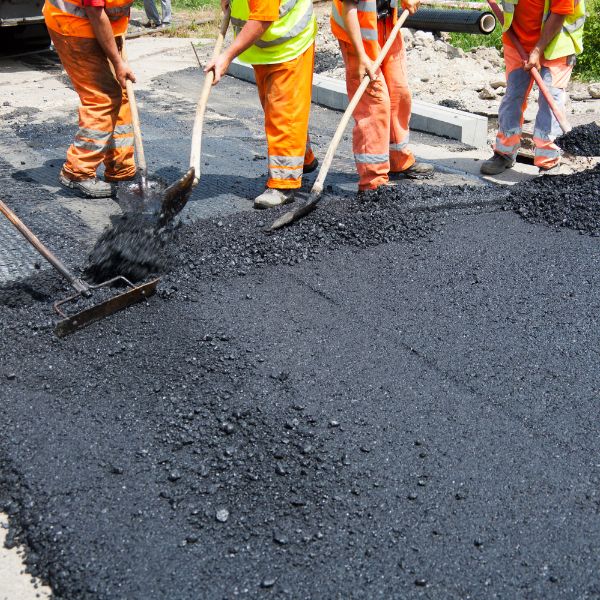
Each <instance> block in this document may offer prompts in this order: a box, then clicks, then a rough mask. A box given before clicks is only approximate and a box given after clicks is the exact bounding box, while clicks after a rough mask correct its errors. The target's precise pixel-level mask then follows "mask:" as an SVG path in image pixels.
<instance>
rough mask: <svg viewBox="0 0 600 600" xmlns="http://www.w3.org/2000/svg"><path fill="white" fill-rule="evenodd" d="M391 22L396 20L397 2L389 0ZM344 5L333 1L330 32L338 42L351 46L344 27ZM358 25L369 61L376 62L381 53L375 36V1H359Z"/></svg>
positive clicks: (396, 0)
mask: <svg viewBox="0 0 600 600" xmlns="http://www.w3.org/2000/svg"><path fill="white" fill-rule="evenodd" d="M391 8H392V20H393V23H394V24H395V23H396V21H397V20H398V0H391ZM343 10H344V3H343V1H342V0H333V6H332V9H331V31H332V32H333V35H335V37H336V38H337V39H338V40H342V41H343V42H346V43H348V44H351V43H352V42H351V40H350V36H349V35H348V32H347V31H346V26H345V25H344V17H343V16H342V15H343ZM357 12H358V23H359V25H360V34H361V37H362V40H363V44H364V46H365V51H366V53H367V55H368V57H369V58H370V59H371V60H376V59H377V57H378V56H379V52H380V51H381V47H380V45H379V41H378V34H377V1H376V0H359V1H358V2H357Z"/></svg>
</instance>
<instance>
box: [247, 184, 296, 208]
mask: <svg viewBox="0 0 600 600" xmlns="http://www.w3.org/2000/svg"><path fill="white" fill-rule="evenodd" d="M293 201H294V190H278V189H276V188H267V189H266V190H265V191H264V192H263V193H262V194H261V195H260V196H257V197H256V198H255V199H254V208H273V207H275V206H282V205H283V204H289V203H290V202H293Z"/></svg>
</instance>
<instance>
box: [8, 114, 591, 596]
mask: <svg viewBox="0 0 600 600" xmlns="http://www.w3.org/2000/svg"><path fill="white" fill-rule="evenodd" d="M156 118H158V117H156ZM238 126H239V125H238ZM240 127H241V126H240ZM24 139H27V138H26V135H25V134H24ZM31 143H32V144H33V143H34V142H31ZM24 169H25V167H24ZM235 175H236V173H232V174H230V175H229V176H230V177H231V178H233V177H234V176H235ZM239 175H240V178H241V179H243V175H244V173H239ZM0 178H1V179H2V185H3V193H4V194H5V195H8V196H9V197H8V201H10V202H11V205H12V206H13V207H14V208H15V209H19V211H20V212H21V213H25V214H26V215H27V216H28V218H29V219H31V221H32V222H34V223H35V225H36V227H37V228H38V229H37V230H38V231H39V232H40V234H45V238H44V239H45V240H47V241H48V243H49V244H50V245H52V247H54V248H56V249H57V250H59V251H60V252H61V255H62V256H64V257H65V260H66V261H67V262H68V263H69V264H70V266H72V267H83V266H84V265H83V263H84V261H83V259H82V258H81V257H83V256H85V254H86V252H87V251H89V248H90V241H89V239H86V238H85V236H82V235H81V232H80V231H74V229H73V228H71V229H69V230H68V231H58V230H57V228H53V227H50V224H51V221H50V220H48V219H46V221H47V222H48V223H49V224H48V225H47V226H45V219H44V217H45V215H44V214H40V211H39V207H40V206H44V207H46V208H48V209H50V208H51V207H50V206H48V204H45V203H47V200H48V199H47V189H45V188H44V187H43V186H41V185H40V184H39V183H37V182H36V181H35V180H33V181H32V180H27V179H26V178H24V177H23V176H22V175H21V176H18V177H16V178H15V177H14V169H13V168H12V167H11V166H10V165H8V164H7V163H5V162H2V163H0ZM557 181H560V180H557ZM585 181H588V180H587V179H586V180H585ZM589 182H590V183H589V186H588V187H585V188H581V190H580V191H579V194H580V200H578V201H579V202H583V203H584V204H585V203H586V202H587V203H589V204H590V205H593V206H594V207H597V206H598V203H600V198H599V192H598V185H597V178H596V176H593V177H591V176H590V177H589ZM585 185H588V184H585ZM531 189H532V190H533V192H532V195H533V196H535V197H538V196H539V197H542V196H543V198H544V199H545V200H547V199H548V198H550V199H551V200H550V202H552V201H554V204H553V205H554V206H556V207H557V209H556V210H555V211H554V213H553V214H555V213H556V212H557V210H558V209H561V207H563V208H564V204H565V202H566V200H565V195H564V194H562V193H561V189H560V184H557V188H556V191H555V192H554V193H553V191H552V188H551V187H547V188H544V189H543V190H541V191H539V190H537V188H535V187H533V186H532V187H531ZM586 190H587V191H586ZM436 198H438V199H439V198H443V199H444V201H445V204H444V206H445V208H444V207H442V208H440V207H438V208H436V209H435V210H428V209H427V206H429V205H431V204H432V202H433V200H435V199H436ZM419 200H420V201H421V206H420V207H419ZM244 201H245V202H247V201H246V200H244ZM520 202H522V203H521V204H519V207H517V208H518V209H519V208H522V207H523V206H525V205H526V203H525V201H524V200H522V199H521V200H520ZM19 203H20V204H19ZM533 204H534V205H535V203H533ZM465 205H468V206H466V207H465ZM458 206H460V208H456V207H458ZM511 206H512V205H511V204H510V200H506V192H503V191H501V192H498V191H495V190H494V189H493V188H491V187H490V188H478V189H476V190H471V189H465V188H453V189H451V190H450V189H449V188H436V187H431V186H421V185H417V184H412V183H405V184H403V185H402V186H401V187H400V188H398V189H397V190H394V191H391V192H389V193H388V194H385V195H384V194H379V195H376V196H375V197H373V198H369V199H367V201H366V202H364V203H358V202H357V201H356V200H355V199H354V198H353V197H352V196H350V195H348V196H343V195H333V196H330V197H328V198H326V199H325V200H324V202H323V206H322V207H320V208H319V209H318V210H317V211H316V212H315V213H314V215H311V216H309V217H308V218H307V219H305V220H304V221H303V222H302V223H300V224H298V225H297V226H295V227H294V228H290V229H288V230H285V231H283V232H281V233H277V234H273V235H265V233H264V231H263V230H264V227H265V225H267V224H268V223H269V222H270V219H271V216H270V215H268V214H267V213H264V212H263V213H254V212H243V213H238V214H235V215H232V216H215V217H211V216H210V215H208V216H209V218H208V219H207V220H202V219H200V218H197V219H195V220H188V221H186V222H185V223H183V224H182V226H181V227H180V228H179V229H178V230H177V232H176V233H175V236H174V238H173V245H174V248H175V252H174V253H173V254H174V255H173V256H172V257H171V259H172V261H173V262H172V269H171V271H170V272H169V273H167V274H165V275H164V277H163V282H162V284H161V290H160V292H159V295H158V297H156V298H153V299H152V300H151V301H150V302H149V303H148V305H140V306H136V307H134V308H131V309H128V310H127V311H125V312H123V313H120V314H118V315H115V316H113V317H111V318H110V319H109V320H107V321H105V322H103V323H102V324H98V325H94V326H92V327H90V328H88V329H86V330H83V331H81V332H79V333H77V334H76V335H73V336H71V337H68V338H66V339H64V340H58V339H57V338H55V337H54V336H53V334H52V324H53V318H52V312H51V304H52V301H53V300H55V299H56V298H57V297H61V296H63V295H66V293H67V291H68V290H67V289H66V287H65V286H64V285H63V284H62V282H60V281H59V280H58V279H57V277H56V276H54V274H53V273H51V272H50V271H48V270H46V269H40V270H39V271H37V272H36V271H34V272H33V273H32V274H30V275H29V276H28V277H27V278H26V279H23V280H20V281H18V282H12V283H10V284H8V285H5V286H4V287H3V288H2V289H1V290H0V327H1V329H2V333H3V335H2V353H1V355H0V361H1V362H0V377H1V378H2V381H1V384H0V418H1V419H2V423H3V426H2V436H1V437H0V499H1V500H0V509H3V510H4V512H6V513H8V515H9V516H10V519H11V525H12V529H11V531H10V536H9V540H18V541H20V542H22V543H24V544H25V546H26V548H27V557H26V561H27V564H28V566H29V568H30V570H31V572H33V573H34V574H37V575H40V576H42V578H44V579H45V580H46V581H48V582H49V583H50V584H51V586H52V589H53V591H54V594H55V596H56V598H60V599H65V600H67V599H68V600H74V599H86V600H87V599H111V600H112V599H128V600H138V599H139V600H142V599H144V600H146V599H148V598H153V599H155V598H157V599H158V598H165V599H167V598H168V599H188V598H189V599H196V598H236V597H247V598H262V597H271V596H272V597H289V598H341V599H346V598H365V599H370V598H386V599H387V598H596V597H599V596H600V576H599V575H598V573H600V520H599V516H600V492H599V484H600V460H599V458H598V456H599V450H600V437H599V433H598V422H599V416H600V415H599V408H598V407H599V402H598V399H599V394H600V375H599V374H598V368H597V365H598V359H599V352H600V351H599V348H600V333H599V328H598V314H599V311H600V299H599V296H598V292H597V288H598V283H599V280H600V274H599V272H598V268H597V265H598V260H599V258H600V246H599V245H598V238H597V237H594V236H593V235H581V234H580V233H579V230H582V231H586V232H587V233H592V234H593V233H595V231H596V230H595V229H594V227H592V226H590V227H583V226H576V225H573V227H574V229H572V228H570V227H568V226H567V227H558V228H557V227H556V225H569V223H560V222H554V223H553V225H552V226H549V225H548V224H547V223H548V222H552V219H550V218H546V217H544V218H543V219H542V220H543V221H544V222H543V223H530V222H527V221H526V220H524V219H523V217H527V218H531V216H532V214H533V213H532V210H531V209H530V210H529V213H527V214H524V213H523V211H522V210H518V212H519V213H520V215H519V214H517V213H516V212H513V211H512V210H510V208H511ZM527 206H531V203H530V204H529V205H527ZM544 206H547V202H545V203H544ZM52 210H54V208H53V209H52ZM56 210H58V211H59V212H60V210H59V209H58V208H56ZM579 210H580V212H581V210H582V209H581V207H579ZM49 212H52V211H49ZM550 212H552V210H550ZM546 213H548V211H546ZM546 213H543V214H544V215H545V214H546ZM540 214H542V213H540ZM586 214H587V213H586ZM589 214H590V215H592V216H591V217H589V216H588V220H589V219H590V218H596V217H595V214H596V213H594V212H593V211H592V212H590V213H589ZM199 216H200V215H199ZM582 218H583V220H584V221H585V217H582ZM588 224H589V223H588Z"/></svg>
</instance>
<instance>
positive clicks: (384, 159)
mask: <svg viewBox="0 0 600 600" xmlns="http://www.w3.org/2000/svg"><path fill="white" fill-rule="evenodd" d="M340 48H341V50H342V56H343V57H344V64H345V65H346V89H347V91H348V98H352V97H353V96H354V94H355V93H356V90H357V89H358V87H359V85H360V78H359V76H358V72H357V66H358V56H357V54H356V52H355V51H354V48H353V47H352V45H351V44H348V43H346V42H343V41H341V40H340ZM354 120H355V125H354V129H353V131H352V149H353V151H354V160H355V161H356V169H357V171H358V176H359V182H358V189H359V190H369V189H371V190H374V189H376V188H378V187H379V186H380V185H383V184H384V183H386V182H387V181H388V173H389V170H390V156H389V144H390V95H389V93H388V89H387V85H386V83H385V79H384V78H383V76H382V74H381V71H379V78H378V79H377V80H375V81H372V82H371V83H370V84H369V86H368V87H367V89H366V91H365V93H364V94H363V97H362V98H361V99H360V101H359V103H358V105H357V107H356V110H355V111H354Z"/></svg>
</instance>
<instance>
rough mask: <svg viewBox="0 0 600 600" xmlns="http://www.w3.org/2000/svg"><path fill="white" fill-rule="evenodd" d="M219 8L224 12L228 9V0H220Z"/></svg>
mask: <svg viewBox="0 0 600 600" xmlns="http://www.w3.org/2000/svg"><path fill="white" fill-rule="evenodd" d="M221 10H222V11H223V13H226V12H227V11H228V10H229V0H221Z"/></svg>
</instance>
